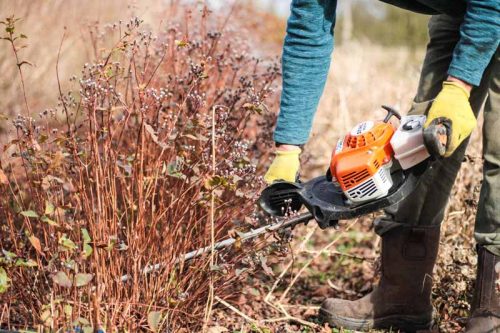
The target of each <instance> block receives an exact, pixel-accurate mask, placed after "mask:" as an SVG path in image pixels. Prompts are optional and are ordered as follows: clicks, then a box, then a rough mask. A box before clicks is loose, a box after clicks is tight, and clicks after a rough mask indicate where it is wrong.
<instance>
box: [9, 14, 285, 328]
mask: <svg viewBox="0 0 500 333" xmlns="http://www.w3.org/2000/svg"><path fill="white" fill-rule="evenodd" d="M179 11H180V14H179V15H177V16H176V17H180V18H181V19H176V20H174V21H169V22H167V26H166V27H164V28H163V29H161V31H151V30H147V29H143V28H142V26H141V21H140V19H138V18H133V19H131V20H130V21H126V22H122V23H116V24H112V25H107V26H105V27H98V26H92V27H91V29H93V31H94V34H93V36H94V37H93V39H92V40H91V45H92V50H93V53H94V54H95V60H94V61H92V62H90V63H88V64H85V66H84V68H83V70H82V72H81V73H80V74H79V75H77V76H75V77H73V78H72V79H71V81H72V85H71V86H72V88H73V89H72V90H70V91H67V92H66V91H61V92H60V98H59V104H58V105H57V106H56V107H54V108H51V109H47V110H44V111H41V112H40V113H39V114H37V116H36V117H35V118H36V119H35V118H31V117H29V116H23V115H18V116H17V117H15V118H14V119H13V121H12V124H13V125H14V126H15V133H16V137H15V138H14V139H13V140H11V141H10V142H8V143H7V144H6V145H5V146H4V147H3V148H2V150H1V153H2V155H1V156H2V159H1V164H0V220H1V221H2V225H1V226H0V240H1V242H0V248H1V249H2V250H3V252H2V254H1V255H0V285H1V286H4V287H7V289H6V291H5V290H0V292H2V291H3V293H1V294H0V303H1V304H3V307H2V308H1V310H0V320H1V321H0V325H2V326H6V327H18V328H19V327H40V328H41V327H45V328H48V329H50V330H56V329H59V328H71V327H91V326H92V327H94V328H104V329H106V330H107V331H115V330H130V331H137V330H163V331H166V330H168V331H174V330H176V329H179V328H181V327H184V328H190V329H193V330H196V329H199V328H200V325H201V323H202V319H203V316H204V315H205V312H206V311H205V306H206V303H207V298H208V297H209V290H210V287H211V286H213V287H214V290H215V292H216V293H217V295H219V296H224V295H227V293H230V292H231V283H232V281H234V279H236V278H237V276H236V274H235V269H236V268H238V267H239V268H241V266H242V265H244V260H242V258H243V257H245V256H246V255H248V253H244V252H243V251H236V252H233V253H232V255H231V256H228V255H227V253H226V254H224V253H222V254H218V255H217V256H216V257H215V258H213V260H214V261H211V258H210V256H209V255H204V256H202V257H201V258H199V259H197V260H194V261H191V262H185V261H184V260H182V254H183V253H185V252H187V251H190V250H193V249H196V248H198V247H203V246H208V245H210V244H211V232H212V229H211V216H213V218H214V228H215V229H214V230H213V231H214V235H215V239H216V240H219V239H222V238H225V237H226V236H227V232H228V230H230V229H234V228H239V227H241V226H242V225H244V222H243V221H244V217H245V216H247V215H249V213H251V211H252V210H253V202H254V199H255V191H256V189H258V188H259V187H260V185H261V183H260V178H259V177H258V176H256V172H255V164H256V162H257V161H258V159H259V157H260V151H261V149H259V148H260V147H261V146H262V145H265V144H266V142H269V135H270V133H271V130H270V128H269V125H270V124H271V123H272V121H270V120H269V119H268V118H272V116H271V115H269V114H267V113H266V109H267V106H266V104H265V102H266V99H267V98H268V96H269V95H270V94H271V93H272V91H273V84H274V81H275V79H276V77H277V75H278V67H277V66H276V64H275V63H274V62H263V61H261V60H259V59H257V58H255V57H253V56H252V54H251V52H249V47H248V45H246V43H245V41H243V40H241V39H240V38H239V37H238V36H237V35H235V34H234V33H231V31H232V29H231V28H230V27H228V26H227V25H226V24H227V23H228V20H227V19H226V17H222V18H220V17H218V16H210V13H209V11H208V10H207V8H205V7H196V8H191V9H185V10H184V9H179ZM110 44H111V45H113V46H112V47H111V48H108V47H106V46H107V45H110ZM271 103H272V100H271ZM260 114H263V115H260ZM256 122H259V126H255V123H256ZM214 141H215V145H213V142H214ZM214 153H215V156H214ZM236 207H237V209H235V208H236ZM179 259H181V260H179ZM154 263H162V265H161V266H160V268H159V269H157V270H155V271H154V272H152V273H151V274H144V273H143V268H144V267H146V266H148V265H151V264H154ZM124 275H127V276H128V279H127V281H125V282H124V281H122V280H123V279H122V278H121V277H122V276H124ZM2 278H4V279H5V278H7V279H8V280H7V281H5V280H3V281H2Z"/></svg>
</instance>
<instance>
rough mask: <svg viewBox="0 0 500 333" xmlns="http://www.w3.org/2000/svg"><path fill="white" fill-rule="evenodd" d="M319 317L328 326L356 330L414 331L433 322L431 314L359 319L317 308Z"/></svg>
mask: <svg viewBox="0 0 500 333" xmlns="http://www.w3.org/2000/svg"><path fill="white" fill-rule="evenodd" d="M319 318H320V320H321V321H322V322H327V323H328V324H329V325H330V326H337V327H342V328H346V329H349V330H356V331H364V330H370V329H391V328H392V329H399V330H402V331H404V332H415V331H418V330H426V329H430V328H431V326H432V324H433V320H432V315H431V316H429V315H420V316H418V315H391V316H385V317H380V318H376V319H359V318H348V317H339V316H337V315H335V314H334V313H331V312H329V311H326V310H325V309H320V310H319Z"/></svg>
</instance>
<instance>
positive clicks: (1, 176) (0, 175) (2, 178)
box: [0, 169, 9, 185]
mask: <svg viewBox="0 0 500 333" xmlns="http://www.w3.org/2000/svg"><path fill="white" fill-rule="evenodd" d="M0 184H3V185H8V184H9V179H8V178H7V176H6V175H5V173H4V172H3V170H2V169H0Z"/></svg>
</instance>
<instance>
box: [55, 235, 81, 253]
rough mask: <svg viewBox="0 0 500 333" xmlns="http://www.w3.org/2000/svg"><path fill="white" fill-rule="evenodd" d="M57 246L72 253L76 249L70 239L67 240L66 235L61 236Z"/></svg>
mask: <svg viewBox="0 0 500 333" xmlns="http://www.w3.org/2000/svg"><path fill="white" fill-rule="evenodd" d="M59 245H61V246H62V247H63V248H64V249H66V250H69V251H73V250H75V249H76V248H77V246H76V244H75V243H74V242H73V241H72V240H71V239H69V238H68V237H67V236H66V234H64V235H62V236H61V238H59Z"/></svg>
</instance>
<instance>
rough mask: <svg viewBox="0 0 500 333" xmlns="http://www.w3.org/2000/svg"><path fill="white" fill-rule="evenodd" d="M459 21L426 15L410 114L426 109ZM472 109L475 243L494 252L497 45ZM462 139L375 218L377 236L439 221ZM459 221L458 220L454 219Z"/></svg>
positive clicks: (499, 216)
mask: <svg viewBox="0 0 500 333" xmlns="http://www.w3.org/2000/svg"><path fill="white" fill-rule="evenodd" d="M461 23H462V19H460V18H457V17H451V16H447V15H436V16H432V17H431V19H430V21H429V36H430V41H429V44H428V46H427V52H426V56H425V60H424V64H423V67H422V72H421V76H420V81H419V86H418V91H417V94H416V96H415V99H414V103H413V106H412V108H411V110H410V111H409V113H410V114H423V113H425V112H427V111H428V109H429V106H430V104H431V103H432V100H433V99H434V98H435V97H436V95H437V94H438V93H439V91H440V89H441V85H442V82H443V81H444V80H445V79H446V77H447V75H448V74H447V71H448V67H449V65H450V62H451V60H452V54H453V50H454V48H455V45H456V44H457V41H458V40H459V36H460V35H459V33H460V24H461ZM470 102H471V105H472V109H473V110H474V112H475V113H476V115H478V114H479V112H480V110H481V109H483V110H484V125H483V158H484V171H483V177H484V178H483V183H482V185H481V193H480V198H479V205H478V210H477V215H476V223H475V229H474V236H475V239H476V242H477V243H478V244H480V245H483V246H485V247H486V249H488V250H489V251H490V252H492V253H494V254H496V255H499V256H500V52H499V50H498V49H497V51H496V53H495V55H494V56H493V58H492V59H491V61H490V63H489V65H488V67H487V69H486V71H485V74H484V75H483V78H482V80H481V83H480V85H479V86H477V87H475V88H474V89H473V90H472V92H471V98H470ZM467 143H468V140H467V142H464V143H463V144H462V145H461V146H460V147H459V148H458V149H457V150H456V152H455V153H454V154H453V155H452V156H451V157H449V158H446V159H443V160H441V161H439V162H438V163H437V165H436V167H434V168H432V169H430V170H428V171H427V172H426V174H425V176H424V177H423V180H422V182H421V183H420V184H419V186H418V187H417V189H416V190H415V192H413V193H412V195H410V196H409V197H408V198H406V199H405V200H403V201H402V202H400V203H399V204H397V205H395V206H392V207H390V208H388V209H386V212H385V213H386V215H385V216H384V217H382V218H380V219H379V220H377V221H376V224H375V230H376V232H377V233H378V234H383V233H384V232H386V231H387V230H389V229H392V228H394V227H397V226H398V225H400V224H401V223H404V224H409V225H414V226H429V225H435V224H440V223H441V222H442V220H443V218H444V213H445V209H446V205H447V203H448V198H449V197H450V193H451V189H452V187H453V184H454V182H455V178H456V176H457V173H458V171H459V169H460V166H461V164H462V162H463V160H464V154H465V149H466V147H467ZM456 222H458V223H460V222H459V221H456Z"/></svg>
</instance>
